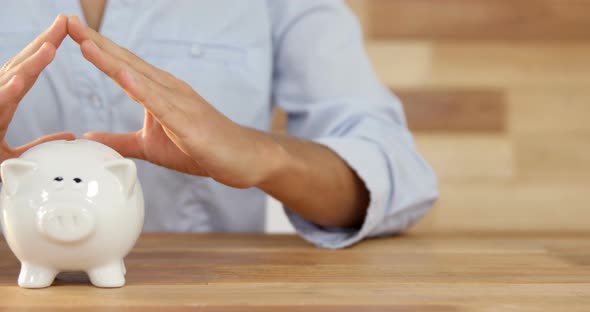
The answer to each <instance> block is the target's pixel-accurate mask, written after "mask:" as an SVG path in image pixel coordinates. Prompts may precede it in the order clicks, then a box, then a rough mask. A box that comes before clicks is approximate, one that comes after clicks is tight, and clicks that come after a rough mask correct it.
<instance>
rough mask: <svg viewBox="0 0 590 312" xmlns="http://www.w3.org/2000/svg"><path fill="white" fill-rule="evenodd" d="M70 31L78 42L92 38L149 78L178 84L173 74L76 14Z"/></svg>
mask: <svg viewBox="0 0 590 312" xmlns="http://www.w3.org/2000/svg"><path fill="white" fill-rule="evenodd" d="M68 32H69V34H70V37H72V39H74V41H76V42H77V43H78V44H80V45H82V43H83V42H85V41H86V40H91V41H92V42H94V43H95V44H96V45H97V46H98V47H99V48H100V49H101V50H103V51H105V52H106V53H107V54H110V55H112V56H114V57H116V58H118V59H120V60H122V61H123V62H125V63H127V64H128V65H129V66H130V67H131V68H133V69H134V70H136V71H138V72H140V73H141V74H143V75H145V76H146V77H148V78H149V79H152V80H154V81H157V82H158V83H160V84H162V85H165V86H167V87H170V88H172V87H174V86H175V85H176V81H177V79H176V78H175V77H174V76H173V75H172V74H170V73H168V72H166V71H163V70H160V69H158V68H157V67H155V66H153V65H151V64H149V63H147V62H145V61H144V60H142V59H141V58H139V57H137V56H136V55H135V54H133V53H132V52H130V51H129V50H127V49H125V48H123V47H121V46H119V45H118V44H116V43H114V42H113V41H111V40H110V39H108V38H106V37H104V36H103V35H101V34H100V33H98V32H96V31H95V30H93V29H92V28H89V27H86V26H84V25H83V24H82V22H81V21H80V19H79V18H78V16H76V15H73V16H70V17H69V19H68Z"/></svg>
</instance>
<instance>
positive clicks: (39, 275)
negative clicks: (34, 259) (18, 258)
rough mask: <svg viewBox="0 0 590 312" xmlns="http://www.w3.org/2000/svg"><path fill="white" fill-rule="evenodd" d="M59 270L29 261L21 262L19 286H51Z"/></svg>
mask: <svg viewBox="0 0 590 312" xmlns="http://www.w3.org/2000/svg"><path fill="white" fill-rule="evenodd" d="M57 273H59V272H57V270H55V269H51V268H47V267H44V266H40V265H35V264H31V263H28V262H23V263H21V268H20V275H19V276H18V286H20V287H24V288H45V287H49V286H51V283H53V280H54V279H55V276H56V275H57Z"/></svg>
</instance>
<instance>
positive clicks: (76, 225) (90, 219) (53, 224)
mask: <svg viewBox="0 0 590 312" xmlns="http://www.w3.org/2000/svg"><path fill="white" fill-rule="evenodd" d="M37 219H38V220H37V225H38V229H39V231H40V232H41V233H42V234H44V235H45V236H46V237H48V238H49V239H51V240H54V241H57V242H63V243H66V242H76V241H81V240H83V239H85V238H87V237H88V236H90V234H92V233H93V232H94V228H95V217H94V215H93V214H92V213H91V211H90V210H89V209H87V208H85V207H80V206H75V205H72V204H67V203H65V204H61V205H59V204H58V205H55V206H48V207H42V208H41V209H40V211H39V213H38V218H37Z"/></svg>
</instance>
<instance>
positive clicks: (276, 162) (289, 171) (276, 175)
mask: <svg viewBox="0 0 590 312" xmlns="http://www.w3.org/2000/svg"><path fill="white" fill-rule="evenodd" d="M265 136H266V138H267V139H268V145H267V148H266V149H265V152H264V153H263V154H262V157H261V158H260V161H261V162H263V163H264V164H265V165H264V168H265V170H264V174H263V175H262V176H261V178H260V179H259V181H258V182H257V183H256V187H258V188H260V189H262V190H264V191H265V192H266V193H269V194H273V193H274V190H276V189H278V188H280V187H281V184H282V183H281V182H282V181H284V180H285V177H286V176H287V175H289V176H293V175H296V174H297V172H301V170H302V168H303V164H302V163H301V162H300V161H299V160H298V159H297V157H296V156H295V155H293V153H291V152H290V151H289V150H288V149H287V148H286V147H285V145H284V144H282V143H281V135H280V134H265Z"/></svg>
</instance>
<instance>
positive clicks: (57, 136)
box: [12, 132, 76, 157]
mask: <svg viewBox="0 0 590 312" xmlns="http://www.w3.org/2000/svg"><path fill="white" fill-rule="evenodd" d="M75 139H76V136H75V135H74V134H73V133H70V132H60V133H54V134H51V135H47V136H44V137H41V138H38V139H37V140H35V141H33V142H30V143H27V144H25V145H21V146H19V147H17V148H14V149H13V150H12V152H13V153H14V155H13V156H14V157H19V156H20V155H21V154H22V153H24V152H26V151H27V150H29V149H30V148H32V147H34V146H37V145H39V144H41V143H45V142H49V141H55V140H68V141H71V140H75Z"/></svg>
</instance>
